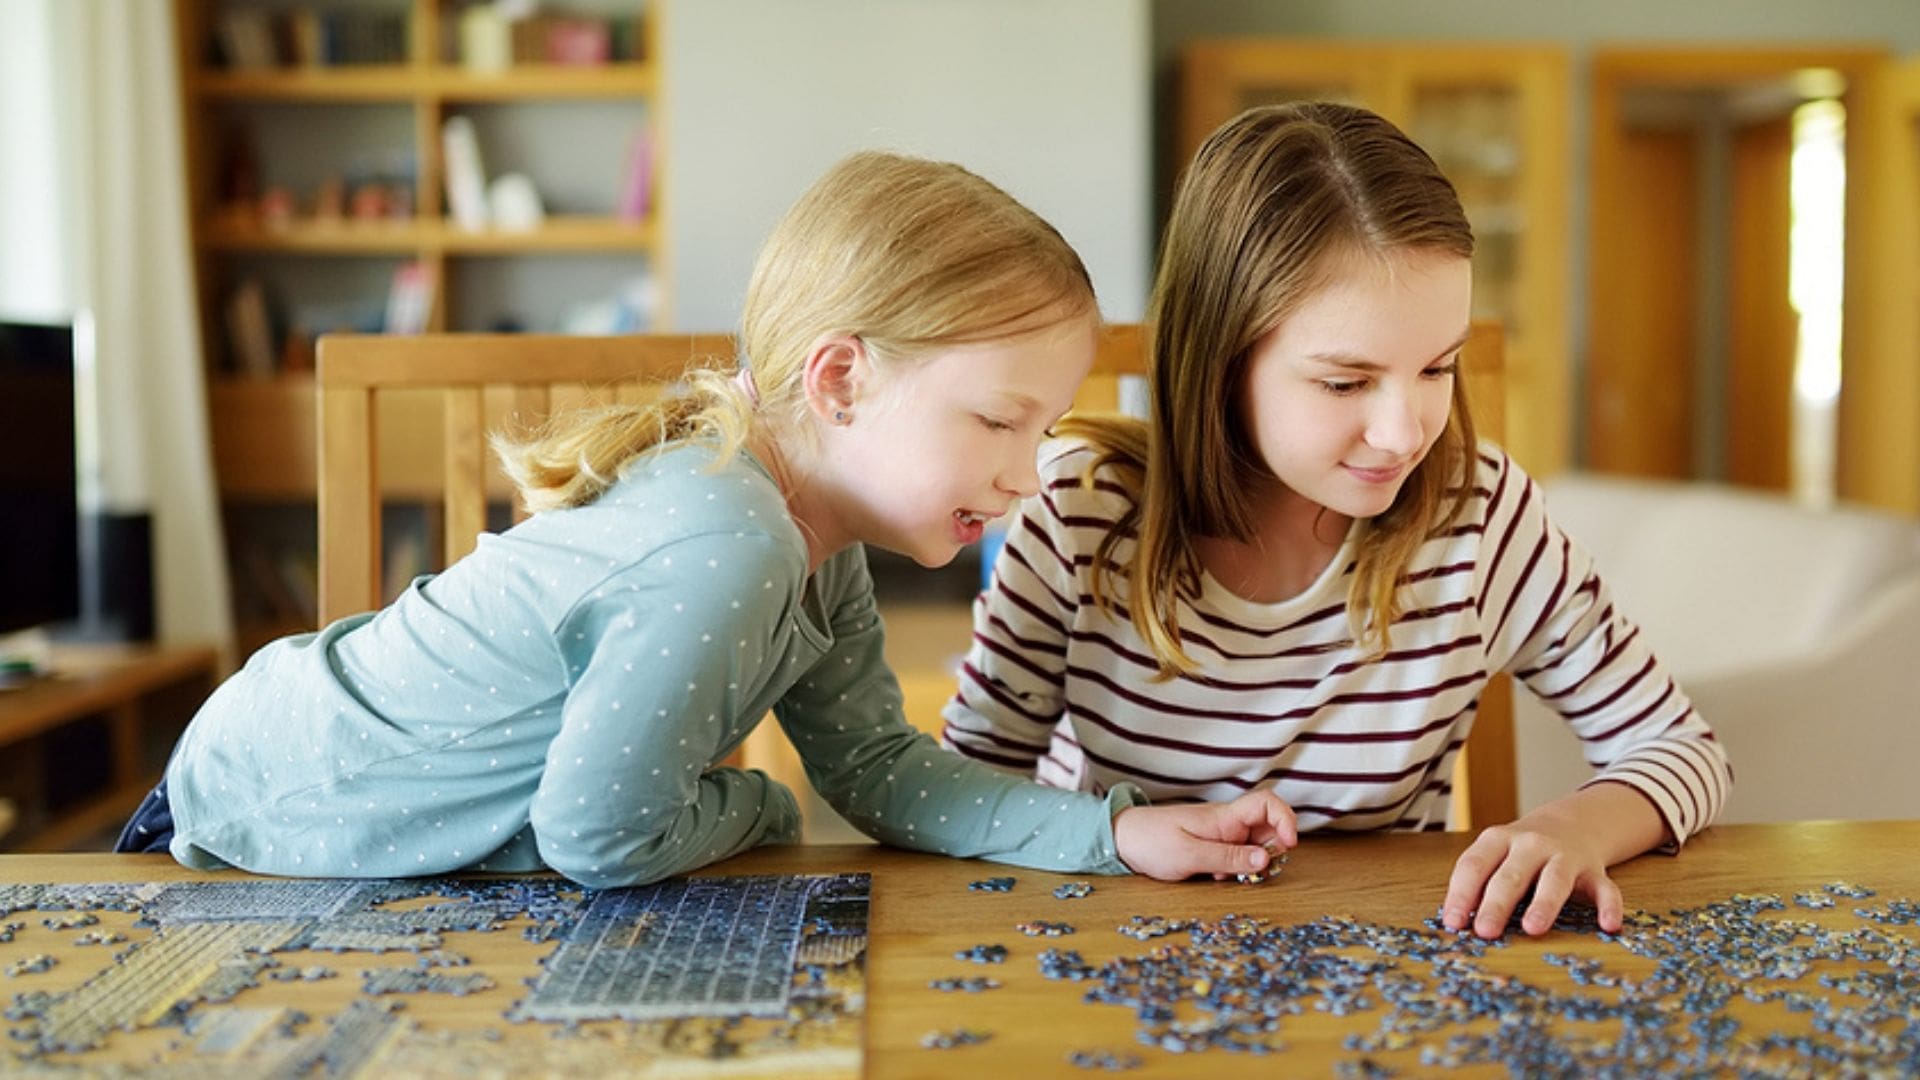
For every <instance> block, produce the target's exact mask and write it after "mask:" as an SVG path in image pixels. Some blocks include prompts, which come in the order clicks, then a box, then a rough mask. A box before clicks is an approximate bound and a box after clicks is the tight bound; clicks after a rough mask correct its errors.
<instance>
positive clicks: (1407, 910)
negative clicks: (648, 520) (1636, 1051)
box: [0, 822, 1920, 1077]
mask: <svg viewBox="0 0 1920 1080" xmlns="http://www.w3.org/2000/svg"><path fill="white" fill-rule="evenodd" d="M1469 839H1470V837H1468V836H1466V835H1464V834H1449V833H1438V834H1422V835H1371V836H1354V837H1334V836H1326V835H1310V836H1308V837H1307V838H1306V840H1305V841H1304V843H1303V844H1302V846H1301V847H1300V848H1299V849H1298V850H1297V851H1296V852H1295V853H1294V854H1293V857H1292V860H1291V862H1290V863H1289V864H1288V865H1287V867H1286V869H1285V872H1284V874H1283V875H1282V876H1281V877H1280V878H1278V879H1276V880H1274V881H1273V882H1271V883H1269V884H1266V885H1262V886H1243V885H1237V884H1234V883H1215V882H1188V883H1183V884H1163V883H1159V882H1154V881H1150V880H1147V879H1144V878H1088V879H1085V880H1089V881H1091V882H1092V884H1093V885H1094V887H1095V892H1094V893H1093V895H1091V896H1090V897H1087V898H1085V899H1080V900H1057V899H1055V898H1054V897H1053V896H1052V890H1053V888H1054V886H1055V885H1057V884H1059V883H1061V882H1064V881H1068V880H1074V879H1071V878H1067V877H1062V876H1060V875H1057V874H1048V873H1041V872H1037V871H1028V870H1020V869H1008V868H1002V867H998V866H995V865H991V864H986V863H979V862H967V861H959V860H951V859H945V858H939V857H934V856H927V855H919V854H913V853H908V852H901V851H896V850H892V849H887V848H876V847H860V846H823V847H788V848H768V849H762V850H760V851H756V852H752V853H750V854H748V855H745V856H742V857H740V858H736V859H733V860H731V861H729V862H726V863H723V864H720V865H717V866H715V867H712V868H710V869H709V870H708V871H706V872H708V873H719V874H745V873H823V872H834V871H846V870H864V871H868V872H870V873H871V874H872V875H873V894H872V908H871V922H870V929H871V947H870V951H869V954H868V969H867V979H868V983H867V986H868V1002H867V1012H866V1017H867V1036H866V1059H865V1060H866V1069H867V1073H868V1075H872V1076H901V1075H916V1076H921V1075H956V1076H970V1077H978V1076H989V1077H993V1076H1002V1077H1013V1076H1023V1077H1024V1076H1030V1075H1036V1074H1051V1075H1058V1074H1069V1075H1084V1074H1079V1073H1078V1070H1075V1069H1072V1068H1071V1067H1069V1066H1068V1065H1067V1064H1066V1062H1065V1055H1066V1054H1067V1053H1068V1052H1069V1051H1070V1050H1074V1049H1086V1048H1105V1049H1110V1050H1116V1051H1124V1052H1133V1053H1138V1054H1140V1056H1141V1057H1143V1058H1144V1059H1145V1062H1144V1066H1143V1067H1142V1068H1141V1069H1139V1070H1137V1071H1136V1072H1134V1073H1132V1074H1129V1075H1138V1076H1143V1077H1151V1076H1187V1075H1193V1076H1198V1075H1219V1074H1220V1073H1221V1072H1222V1071H1223V1070H1231V1069H1237V1068H1246V1067H1250V1066H1254V1065H1255V1063H1252V1062H1248V1061H1247V1060H1246V1059H1244V1058H1240V1057H1237V1056H1229V1055H1227V1054H1225V1053H1222V1052H1218V1051H1213V1052H1207V1053H1201V1054H1190V1055H1184V1056H1182V1055H1173V1054H1168V1053H1165V1052H1162V1051H1159V1050H1149V1049H1145V1048H1142V1047H1140V1046H1139V1045H1138V1043H1137V1042H1136V1039H1135V1022H1134V1019H1133V1016H1132V1014H1131V1012H1130V1011H1129V1010H1126V1009H1123V1008H1119V1007H1114V1006H1107V1005H1093V1004H1086V1003H1083V1002H1082V1001H1081V994H1082V992H1083V990H1084V986H1081V985H1076V984H1071V983H1065V982H1054V981H1048V980H1046V979H1043V978H1042V977H1041V976H1040V975H1039V974H1038V972H1037V965H1036V963H1035V959H1034V958H1035V956H1036V955H1037V954H1038V953H1039V952H1040V951H1041V950H1043V949H1045V948H1048V947H1050V946H1059V947H1063V948H1072V949H1077V950H1079V951H1080V952H1081V953H1082V954H1083V955H1084V956H1085V958H1086V959H1087V961H1088V962H1090V963H1092V964H1095V965H1098V964H1100V963H1102V962H1104V961H1106V960H1108V959H1111V958H1113V957H1116V956H1121V955H1140V954H1143V953H1146V952H1148V951H1149V950H1150V949H1151V948H1152V947H1153V946H1154V945H1157V944H1163V943H1164V941H1162V942H1137V941H1134V940H1132V939H1129V938H1126V937H1123V936H1122V935H1120V934H1118V933H1116V932H1115V931H1114V927H1116V926H1117V925H1119V924H1120V923H1122V922H1124V921H1126V919H1127V918H1128V917H1130V916H1132V915H1135V914H1149V915H1156V914H1157V915H1164V916H1168V917H1200V918H1217V917H1219V916H1222V915H1225V914H1228V913H1240V914H1250V915H1258V916H1262V917H1264V918H1267V919H1269V920H1272V921H1274V922H1278V923H1295V922H1306V921H1310V920H1312V919H1315V918H1318V917H1320V916H1322V915H1327V914H1342V915H1348V916H1352V917H1353V918H1355V919H1359V920H1364V921H1370V922H1378V923H1385V924H1394V925H1400V926H1408V927H1412V926H1417V925H1419V923H1420V922H1421V921H1422V920H1423V919H1425V918H1427V917H1428V916H1430V915H1432V914H1433V913H1434V911H1435V909H1436V908H1437V907H1438V906H1439V903H1440V900H1441V898H1442V895H1443V891H1444V886H1445V882H1446V880H1447V876H1448V873H1449V871H1450V869H1451V867H1452V864H1453V860H1454V859H1455V857H1456V856H1457V855H1458V853H1459V852H1460V851H1461V850H1462V849H1463V848H1464V847H1465V846H1466V844H1467V843H1468V842H1469ZM1002 874H1012V875H1013V876H1015V877H1016V878H1018V884H1017V885H1016V886H1015V888H1014V890H1013V891H1012V892H1010V893H1006V894H992V893H977V892H970V891H968V889H967V884H968V883H969V882H971V881H975V880H978V879H981V878H985V877H989V876H996V875H1002ZM235 876H236V875H209V874H202V873H195V872H191V871H188V870H185V869H183V868H181V867H179V866H177V865H175V864H174V863H172V862H171V861H168V860H166V859H165V858H163V857H157V856H98V855H18V856H0V882H18V881H45V882H71V881H159V880H232V879H233V878H234V877H235ZM1614 879H1615V881H1616V882H1618V883H1619V885H1620V887H1621V889H1622V891H1623V892H1624V893H1625V895H1626V899H1627V904H1628V907H1629V909H1630V910H1631V909H1634V908H1641V909H1645V910H1649V911H1653V912H1658V913H1665V912H1667V911H1668V910H1669V909H1672V908H1680V907H1697V906H1700V905H1703V904H1706V903H1709V902H1713V901H1717V900H1725V899H1727V898H1728V897H1729V896H1731V895H1732V894H1735V893H1751V892H1774V893H1780V894H1782V895H1784V896H1787V897H1789V899H1790V898H1791V896H1792V894H1794V893H1796V892H1803V891H1807V890H1815V889H1818V888H1819V887H1820V886H1822V885H1823V884H1825V883H1827V882H1830V881H1834V880H1836V879H1838V880H1848V881H1854V882H1858V883H1860V884H1864V885H1868V886H1871V887H1873V888H1875V889H1877V890H1878V891H1879V896H1878V897H1877V898H1876V899H1875V901H1871V902H1874V903H1884V902H1885V901H1887V900H1890V899H1894V898H1899V897H1907V898H1920V822H1865V823H1844V822H1836V823H1809V824H1789V825H1733V826H1722V827H1719V828H1716V829H1713V830H1711V831H1709V832H1708V833H1706V834H1704V835H1702V836H1700V837H1697V838H1696V839H1695V840H1694V841H1693V842H1692V843H1690V844H1689V845H1688V846H1687V848H1686V850H1685V852H1684V853H1683V854H1681V855H1680V856H1678V857H1673V858H1668V857H1664V856H1657V855H1650V856H1645V857H1642V858H1640V859H1636V860H1634V861H1632V862H1630V863H1628V864H1626V865H1623V866H1620V867H1617V868H1615V872H1614ZM1858 903H1863V901H1848V900H1844V899H1843V900H1841V901H1840V903H1839V906H1838V907H1836V908H1835V909H1833V910H1831V911H1823V912H1806V911H1800V910H1792V911H1789V912H1788V913H1786V914H1787V915H1788V916H1790V917H1793V918H1797V919H1808V920H1811V921H1821V922H1827V923H1830V924H1831V925H1835V926H1839V925H1843V924H1846V925H1858V926H1865V925H1868V924H1865V923H1862V922H1860V921H1859V920H1858V919H1856V918H1854V917H1853V916H1852V914H1851V908H1852V907H1853V906H1854V905H1856V904H1858ZM15 918H21V916H15ZM1030 919H1049V920H1059V921H1066V922H1070V923H1072V924H1074V925H1075V926H1076V927H1077V929H1078V932H1077V933H1076V934H1074V935H1071V936H1068V937H1063V938H1057V939H1049V938H1028V937H1024V936H1022V935H1021V934H1020V933H1019V932H1017V931H1016V930H1015V924H1017V923H1019V922H1021V921H1025V920H1030ZM1894 932H1901V931H1898V930H1896V931H1894ZM485 936H488V937H493V938H499V939H502V941H501V944H500V948H502V949H509V950H511V949H514V948H522V951H524V950H525V949H527V948H532V947H531V946H525V947H520V946H516V945H514V944H513V943H512V942H508V941H506V940H504V939H507V938H509V937H515V936H514V935H507V934H495V935H485ZM1914 936H1920V935H1914ZM516 940H517V937H516ZM1167 940H1177V939H1167ZM983 943H1000V944H1004V945H1006V946H1007V948H1008V949H1009V950H1010V953H1011V956H1010V957H1009V959H1008V960H1007V962H1006V963H1005V964H1003V965H997V966H982V965H975V964H971V963H967V962H964V961H959V960H955V959H954V958H953V954H954V953H955V952H956V951H958V950H962V949H966V948H968V947H970V946H973V945H976V944H983ZM4 948H8V947H6V946H0V949H4ZM1556 950H1557V951H1562V952H1576V953H1587V954H1592V955H1596V956H1598V955H1604V956H1605V957H1606V958H1607V963H1608V965H1609V966H1610V967H1613V966H1615V965H1616V963H1617V962H1618V961H1619V960H1620V959H1621V950H1619V949H1618V948H1617V947H1611V946H1605V945H1602V944H1600V943H1598V942H1596V941H1595V940H1594V939H1593V938H1592V937H1591V936H1588V935H1581V934H1570V933H1556V934H1550V935H1548V936H1547V937H1545V938H1542V939H1537V940H1526V939H1520V940H1516V941H1515V942H1514V943H1513V944H1512V945H1511V946H1510V947H1508V948H1506V949H1501V950H1490V951H1489V952H1488V954H1487V958H1486V959H1485V961H1484V962H1483V963H1484V964H1485V966H1486V967H1488V968H1489V969H1491V970H1498V971H1501V972H1506V973H1513V974H1525V975H1526V976H1527V977H1529V978H1530V979H1539V980H1542V981H1553V982H1557V983H1559V984H1565V982H1566V978H1565V974H1564V972H1562V971H1560V969H1558V968H1553V967H1550V966H1548V965H1547V964H1546V963H1545V962H1543V961H1542V959H1541V955H1542V954H1543V953H1545V952H1548V951H1556ZM1602 950H1609V951H1604V952H1603V951H1602ZM69 951H76V950H69ZM0 955H5V954H4V953H0ZM90 959H91V958H90ZM494 959H497V958H494ZM489 960H490V958H489V957H487V956H484V955H480V954H479V953H478V952H477V951H476V954H475V956H474V963H475V966H476V967H477V968H484V967H485V966H486V965H487V964H488V963H489ZM1626 960H1627V961H1628V963H1629V964H1630V963H1631V961H1632V960H1633V958H1631V957H1627V958H1626ZM298 962H302V963H305V962H309V961H298ZM58 970H59V969H56V971H58ZM522 973H523V974H524V973H525V972H524V971H523V972H522ZM966 975H991V976H994V977H996V978H998V979H1000V980H1001V981H1002V982H1003V983H1004V984H1005V985H1004V987H1003V988H1002V989H999V990H995V991H989V992H985V993H978V994H965V993H941V992H938V991H935V990H932V989H929V987H928V985H927V983H928V980H930V979H934V978H939V977H943V976H966ZM502 981H503V982H505V981H508V980H505V979H503V980H502ZM336 982H337V983H339V984H342V985H340V986H338V987H337V988H336V989H337V991H338V992H341V993H344V994H345V995H346V996H347V997H349V998H350V997H351V996H352V987H351V986H350V985H346V984H348V983H349V982H350V980H344V979H343V980H336ZM1808 982H1809V983H1810V982H1811V980H1810V979H1809V980H1808ZM43 988H44V987H43ZM7 989H9V990H11V989H15V988H14V987H8V988H7ZM295 989H299V988H297V987H295V986H294V985H293V984H281V983H273V984H266V985H263V986H262V987H260V988H259V989H256V990H250V991H248V992H247V993H248V994H249V995H257V998H253V997H250V998H249V999H248V1001H249V1003H251V1004H261V1003H264V1002H266V1001H269V1000H271V999H272V997H273V996H274V995H276V994H286V993H291V992H293V991H294V990H295ZM1811 989H1813V990H1814V991H1815V992H1818V987H1811ZM512 996H517V994H514V993H511V992H509V993H507V994H506V997H503V998H501V999H500V1000H493V999H490V998H489V999H484V1000H481V999H477V998H476V999H451V998H449V999H437V1000H428V999H427V996H426V995H415V996H414V997H412V998H411V999H410V1001H409V1012H410V1015H412V1016H414V1018H415V1019H416V1020H418V1021H420V1022H421V1023H423V1024H433V1023H446V1024H449V1025H470V1024H478V1023H491V1024H494V1025H496V1026H505V1025H499V1021H498V1016H499V1011H500V1009H501V1008H502V1005H503V1002H504V1001H505V1000H507V999H509V998H510V997H512ZM1743 1004H1744V1003H1743V1002H1735V1007H1736V1008H1738V1007H1739V1006H1741V1005H1743ZM1377 1020H1378V1014H1377V1012H1369V1013H1364V1014H1360V1015H1359V1016H1358V1017H1356V1018H1350V1019H1347V1020H1336V1019H1335V1018H1333V1017H1330V1016H1326V1015H1313V1014H1311V1013H1310V1014H1307V1015H1303V1016H1299V1017H1290V1018H1287V1020H1286V1021H1285V1027H1284V1032H1283V1034H1284V1037H1285V1040H1286V1042H1287V1044H1288V1046H1289V1048H1290V1049H1289V1052H1288V1054H1287V1056H1286V1057H1285V1058H1284V1059H1283V1061H1284V1068H1282V1069H1280V1070H1278V1072H1283V1073H1285V1074H1287V1075H1312V1076H1326V1075H1330V1073H1331V1070H1332V1067H1333V1063H1334V1062H1337V1061H1341V1060H1348V1059H1352V1058H1353V1057H1354V1056H1355V1055H1353V1054H1352V1053H1350V1052H1347V1051H1344V1050H1343V1049H1342V1048H1341V1046H1340V1040H1341V1038H1343V1037H1344V1035H1345V1034H1346V1033H1348V1032H1354V1031H1366V1030H1372V1029H1373V1027H1374V1025H1375V1024H1376V1023H1377ZM956 1027H966V1028H971V1029H975V1030H980V1031H987V1032H991V1033H992V1035H993V1037H992V1039H991V1040H990V1041H988V1042H986V1043H983V1044H980V1045H976V1046H969V1047H964V1048H960V1049H954V1050H944V1051H943V1050H928V1049H923V1048H922V1047H921V1045H920V1040H921V1038H922V1036H923V1035H925V1034H926V1033H927V1032H929V1031H931V1030H935V1029H938V1030H942V1031H949V1030H952V1029H954V1028H956ZM546 1037H548V1035H547V1034H546V1033H543V1032H539V1031H537V1030H531V1031H530V1030H528V1029H527V1028H525V1027H521V1028H517V1029H511V1030H509V1031H508V1033H507V1038H509V1039H521V1038H546ZM129 1038H131V1037H129ZM112 1049H113V1048H109V1051H108V1052H103V1053H110V1052H111V1051H112ZM1381 1060H1382V1061H1383V1062H1387V1063H1391V1064H1394V1065H1395V1066H1396V1067H1398V1068H1400V1069H1401V1070H1402V1075H1407V1074H1410V1073H1418V1072H1421V1071H1422V1070H1420V1068H1419V1066H1418V1064H1417V1059H1416V1058H1414V1057H1412V1056H1411V1055H1410V1054H1406V1053H1403V1054H1400V1055H1385V1056H1382V1058H1381ZM1278 1064H1280V1062H1279V1061H1274V1060H1268V1061H1267V1062H1265V1064H1264V1065H1260V1066H1259V1071H1261V1072H1262V1073H1269V1074H1277V1073H1271V1072H1270V1070H1269V1068H1268V1066H1273V1065H1278ZM1449 1075H1454V1074H1449ZM1458 1075H1490V1073H1485V1072H1475V1071H1471V1070H1469V1071H1463V1072H1461V1073H1459V1074H1458Z"/></svg>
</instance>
